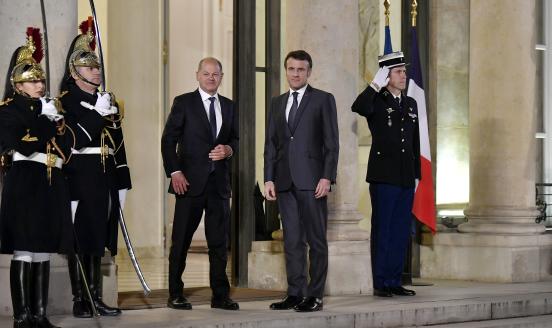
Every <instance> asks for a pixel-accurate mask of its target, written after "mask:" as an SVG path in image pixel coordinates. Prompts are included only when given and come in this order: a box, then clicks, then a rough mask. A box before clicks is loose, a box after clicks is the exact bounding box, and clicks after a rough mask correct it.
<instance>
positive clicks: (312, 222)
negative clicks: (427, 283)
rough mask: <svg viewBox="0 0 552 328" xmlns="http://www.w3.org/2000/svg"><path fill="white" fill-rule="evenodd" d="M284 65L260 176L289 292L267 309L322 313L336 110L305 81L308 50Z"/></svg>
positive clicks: (331, 100) (335, 152)
mask: <svg viewBox="0 0 552 328" xmlns="http://www.w3.org/2000/svg"><path fill="white" fill-rule="evenodd" d="M284 66H285V68H286V77H287V81H288V83H289V86H290V90H289V91H288V92H286V93H284V94H282V95H280V96H278V97H274V98H273V99H272V103H271V107H270V114H269V119H268V125H267V131H266V137H265V149H264V165H265V166H264V179H265V195H266V198H267V199H268V200H276V198H277V199H278V208H279V210H280V214H281V216H282V225H283V228H284V250H285V257H286V273H287V282H288V290H287V296H286V297H285V298H284V299H283V300H282V301H281V302H276V303H273V304H271V305H270V308H271V309H272V310H288V309H295V311H299V312H310V311H320V310H322V307H323V302H322V298H323V296H324V287H325V284H326V274H327V271H328V242H327V240H326V227H327V220H328V205H327V195H328V193H329V191H330V185H331V184H333V183H335V179H336V175H337V160H338V156H339V136H338V127H337V110H336V105H335V99H334V97H333V95H332V94H331V93H328V92H325V91H322V90H318V89H315V88H313V87H311V86H310V85H308V78H309V77H310V74H311V72H312V59H311V56H310V55H309V54H308V53H307V52H305V51H303V50H297V51H292V52H290V53H289V54H288V55H287V56H286V58H285V61H284ZM307 244H308V247H309V269H308V271H307V268H306V265H307ZM307 274H309V275H310V282H307V281H308V278H307Z"/></svg>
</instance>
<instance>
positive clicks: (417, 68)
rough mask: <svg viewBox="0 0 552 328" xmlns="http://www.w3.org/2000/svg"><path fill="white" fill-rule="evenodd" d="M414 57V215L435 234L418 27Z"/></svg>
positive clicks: (414, 35) (410, 92)
mask: <svg viewBox="0 0 552 328" xmlns="http://www.w3.org/2000/svg"><path fill="white" fill-rule="evenodd" d="M411 49H412V56H411V61H410V63H411V65H412V66H411V69H410V72H411V74H409V76H410V80H409V82H408V92H407V95H408V96H409V97H412V98H414V99H415V100H416V102H417V103H418V122H419V129H420V161H421V171H422V179H421V180H420V182H419V183H418V184H417V186H416V191H415V193H414V206H413V208H412V213H413V214H414V216H416V218H417V219H418V221H420V222H421V223H423V224H425V225H426V226H427V227H428V228H429V229H431V232H432V233H435V229H436V227H435V226H436V222H435V221H436V220H435V192H434V189H433V175H432V172H431V151H430V147H429V132H428V124H427V109H426V101H425V92H424V84H423V80H422V69H421V65H420V53H419V50H418V36H417V33H416V26H412V48H411Z"/></svg>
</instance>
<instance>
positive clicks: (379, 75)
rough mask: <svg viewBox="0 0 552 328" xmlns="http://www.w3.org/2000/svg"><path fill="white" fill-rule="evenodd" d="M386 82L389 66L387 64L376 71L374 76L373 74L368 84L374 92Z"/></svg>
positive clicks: (384, 85)
mask: <svg viewBox="0 0 552 328" xmlns="http://www.w3.org/2000/svg"><path fill="white" fill-rule="evenodd" d="M387 83H389V68H387V66H383V67H381V68H380V69H379V70H378V71H377V72H376V76H374V79H373V80H372V83H370V86H371V87H372V89H374V90H375V91H376V92H379V91H380V90H381V88H383V87H386V86H387Z"/></svg>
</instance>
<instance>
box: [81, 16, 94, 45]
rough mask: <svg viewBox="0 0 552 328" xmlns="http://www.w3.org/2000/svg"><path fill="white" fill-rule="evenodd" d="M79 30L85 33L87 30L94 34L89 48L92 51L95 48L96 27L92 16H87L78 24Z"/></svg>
mask: <svg viewBox="0 0 552 328" xmlns="http://www.w3.org/2000/svg"><path fill="white" fill-rule="evenodd" d="M79 30H80V31H81V34H86V33H88V31H90V33H92V35H93V36H94V40H93V41H92V42H90V49H92V51H94V50H96V29H95V28H94V19H93V18H92V16H88V19H87V20H83V21H82V22H81V23H80V25H79Z"/></svg>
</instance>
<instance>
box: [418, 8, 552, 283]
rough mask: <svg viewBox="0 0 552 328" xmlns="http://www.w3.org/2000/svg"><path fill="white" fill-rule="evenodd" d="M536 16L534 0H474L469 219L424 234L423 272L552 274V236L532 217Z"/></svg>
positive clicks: (510, 276) (515, 277)
mask: <svg viewBox="0 0 552 328" xmlns="http://www.w3.org/2000/svg"><path fill="white" fill-rule="evenodd" d="M534 16H535V1H534V0H531V1H515V0H504V1H503V0H488V1H471V2H470V63H469V74H470V76H469V106H470V108H469V138H470V141H469V146H470V202H469V205H468V207H467V208H466V210H465V214H466V216H467V217H468V222H467V223H464V224H462V225H460V226H459V228H458V231H459V232H460V233H442V234H437V235H436V236H434V237H433V238H431V236H429V235H425V236H424V240H423V244H424V247H423V250H422V276H424V277H434V278H446V279H470V280H482V281H494V282H523V281H538V280H544V279H550V277H551V275H550V273H549V267H550V256H551V251H552V249H551V242H552V238H551V236H550V235H545V234H542V233H543V232H544V226H542V225H538V224H536V223H535V221H534V220H535V218H536V217H537V215H538V212H537V210H536V207H535V167H536V165H535V161H536V156H535V154H536V153H535V146H536V140H535V117H536V108H535V99H534V98H535V88H536V87H538V86H537V85H536V84H535V81H536V79H535V73H536V53H535V34H536V33H535V25H534V24H533V22H534ZM437 87H439V86H437Z"/></svg>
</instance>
